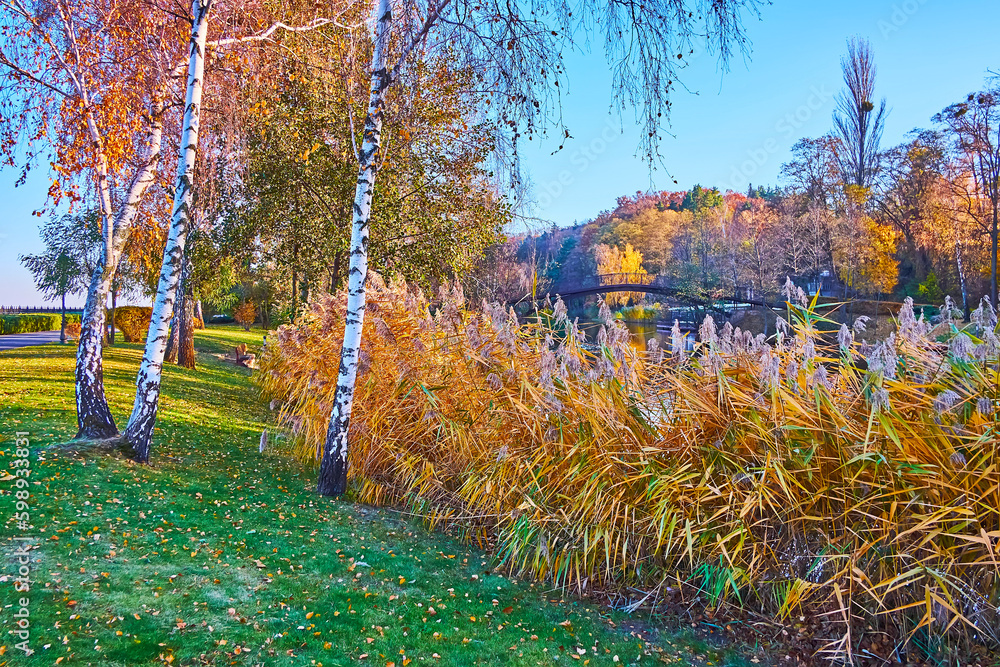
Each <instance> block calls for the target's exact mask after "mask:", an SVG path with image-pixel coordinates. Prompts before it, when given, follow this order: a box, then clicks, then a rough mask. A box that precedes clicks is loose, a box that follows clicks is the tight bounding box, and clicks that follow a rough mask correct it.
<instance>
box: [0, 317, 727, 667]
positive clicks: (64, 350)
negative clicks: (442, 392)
mask: <svg viewBox="0 0 1000 667" xmlns="http://www.w3.org/2000/svg"><path fill="white" fill-rule="evenodd" d="M260 340H261V337H260V332H253V333H249V334H248V333H244V332H242V331H237V330H235V329H232V328H213V329H211V330H208V331H203V332H199V334H198V339H197V347H198V350H199V352H200V353H201V354H199V363H200V365H199V368H198V370H197V371H188V370H186V369H180V368H177V367H175V366H168V367H167V369H166V371H165V380H164V396H163V400H162V403H161V412H160V420H159V423H158V428H157V430H156V442H155V445H154V456H153V462H152V465H151V466H136V465H133V464H132V463H130V462H128V461H126V460H124V459H122V458H121V457H119V456H109V455H105V454H91V455H89V456H86V457H74V456H70V455H68V454H67V453H65V452H60V451H58V450H52V449H44V448H45V447H47V446H49V445H52V444H53V443H58V442H62V441H65V440H67V439H68V438H70V437H72V435H73V433H74V429H73V425H74V424H75V416H74V412H73V407H74V402H73V384H72V372H73V350H72V349H70V348H68V347H61V346H58V345H49V346H44V347H35V348H27V349H21V350H13V351H10V352H4V353H0V425H2V427H3V428H2V432H0V438H2V441H0V465H2V467H4V468H6V467H7V465H8V462H9V461H10V458H11V457H12V456H13V438H14V432H15V431H27V432H29V433H30V434H31V435H30V437H31V441H32V462H31V465H32V471H33V473H34V475H33V477H32V479H33V486H32V487H31V490H32V498H31V504H32V508H31V509H32V523H33V528H32V529H31V530H30V531H29V534H32V535H34V536H36V537H37V538H39V539H38V541H37V542H36V543H37V544H40V546H39V547H38V548H37V549H36V550H35V551H33V554H34V555H35V557H36V559H37V560H36V561H35V562H34V563H33V579H34V581H35V583H34V584H33V585H32V590H31V592H30V594H29V596H30V600H31V604H30V611H31V625H32V638H31V642H30V644H31V646H32V647H33V648H34V649H35V650H36V651H37V652H36V653H35V655H34V656H32V657H30V658H28V659H27V660H25V659H24V658H23V654H22V653H21V652H20V651H17V650H16V649H14V647H13V643H14V641H12V636H11V635H10V634H9V633H8V631H9V630H10V629H11V628H12V627H13V622H14V619H13V617H12V614H13V608H12V607H11V606H10V605H12V604H13V603H14V602H15V600H16V599H17V598H18V597H20V595H21V594H16V593H14V591H13V586H12V583H13V582H12V576H13V572H14V569H15V565H14V562H13V561H12V560H11V559H10V558H9V557H5V559H4V568H3V571H2V572H0V604H2V608H0V646H3V645H6V652H5V653H4V654H2V655H0V665H3V664H5V661H10V662H9V664H16V665H52V664H54V663H56V661H57V659H58V658H63V659H62V660H61V661H60V662H59V663H58V664H62V665H73V664H81V665H82V664H89V665H107V666H111V665H142V664H160V663H163V662H173V664H175V665H176V664H229V663H232V664H243V665H347V664H372V665H378V667H382V666H383V665H389V664H392V663H395V665H396V666H397V667H401V666H403V665H407V664H412V665H414V666H416V665H419V664H440V665H472V664H480V665H536V664H554V665H558V664H588V663H589V664H592V665H598V664H615V662H614V656H618V657H619V662H618V663H617V664H632V663H636V662H639V663H643V664H651V663H653V662H658V661H659V660H662V661H664V662H687V661H695V662H701V659H704V658H705V657H706V656H704V655H697V656H696V655H694V654H695V653H698V652H699V651H698V649H700V650H701V651H702V652H704V650H705V647H704V645H697V644H695V645H694V646H695V647H696V648H692V646H691V645H689V644H685V643H684V642H682V641H677V640H676V638H673V639H672V640H671V641H667V639H666V638H665V636H663V635H661V636H660V640H659V643H660V646H661V647H663V648H660V647H652V646H650V645H649V644H646V643H645V642H644V641H642V640H641V639H639V638H637V637H636V636H634V635H635V634H638V633H630V632H624V631H622V629H621V627H618V628H617V629H616V628H615V627H614V625H620V624H621V623H622V622H623V619H622V618H620V617H617V616H616V615H614V614H609V613H608V612H607V611H606V610H603V609H600V608H598V607H596V606H595V605H593V604H592V603H588V602H587V601H582V600H574V599H559V598H561V596H560V595H559V594H558V593H552V592H546V591H543V590H542V588H541V587H539V586H536V585H532V584H529V583H525V582H517V581H514V580H511V579H510V578H506V577H504V576H501V575H499V574H497V573H491V572H490V571H489V562H490V559H489V557H488V556H487V555H485V554H484V553H483V552H481V551H478V550H476V549H473V548H470V547H469V546H468V545H466V544H463V543H461V542H458V541H456V540H454V539H452V538H450V537H448V536H444V535H440V534H434V533H428V532H427V531H425V530H423V529H422V528H421V527H420V526H419V525H417V524H409V523H405V522H403V521H401V520H399V519H398V518H397V517H396V516H395V515H394V514H392V513H390V512H385V511H377V510H373V509H371V508H366V507H362V506H359V505H355V504H352V503H348V502H344V501H331V500H328V499H323V498H320V497H318V496H316V495H315V493H313V476H314V473H313V472H312V471H310V470H308V469H305V468H302V467H301V466H299V465H298V464H295V463H290V462H288V461H287V460H285V459H284V458H282V457H281V456H280V455H278V454H277V453H270V454H269V453H265V454H263V455H261V454H259V453H258V443H259V439H260V433H261V430H262V429H263V428H265V424H266V423H267V415H266V409H265V408H264V407H262V406H260V405H259V402H258V400H257V399H256V396H255V395H254V391H253V387H252V385H251V384H250V383H249V381H248V376H249V372H248V371H246V370H245V369H242V368H237V367H235V366H232V365H230V364H227V363H224V362H222V361H220V360H218V359H217V358H215V357H214V356H213V354H212V353H218V352H224V351H226V350H229V349H231V347H232V346H233V345H234V344H236V343H238V342H241V341H242V342H247V343H248V344H250V346H251V347H254V346H259V343H260ZM140 354H141V350H140V349H139V348H138V346H135V345H118V346H116V347H114V348H111V349H109V350H107V351H106V354H105V382H106V384H107V390H108V397H109V400H110V402H111V405H112V409H113V411H114V413H115V414H116V415H118V416H119V418H122V417H123V416H124V415H126V414H127V412H128V409H129V408H130V407H131V395H132V382H133V381H134V372H135V371H134V369H135V367H136V365H137V364H138V360H139V357H140ZM38 448H43V451H39V449H38ZM0 489H2V492H3V496H2V497H0V508H2V511H3V513H4V517H5V521H4V530H3V534H2V537H3V540H2V542H0V544H2V549H3V550H4V552H5V554H9V553H10V550H11V549H12V542H11V540H10V537H11V536H13V535H15V534H18V531H16V529H15V527H14V525H13V523H12V521H9V520H7V518H8V517H9V516H10V514H11V513H12V511H13V502H14V500H13V498H12V497H11V495H10V491H11V483H10V482H9V481H8V482H3V483H0ZM358 561H362V562H364V563H366V564H367V566H366V565H361V564H359V563H358ZM432 607H433V613H432V611H431V608H432ZM567 621H568V622H569V625H566V624H565V622H567ZM626 624H627V619H626ZM501 626H502V627H501ZM644 634H645V633H644ZM46 645H48V647H47V648H43V647H44V646H46ZM664 649H665V650H664ZM580 651H583V652H584V653H580ZM364 656H367V657H364ZM640 656H641V660H640V659H639V658H640ZM707 659H708V660H710V661H711V660H716V659H718V656H716V655H709V656H708V657H707ZM708 664H711V662H709V663H708Z"/></svg>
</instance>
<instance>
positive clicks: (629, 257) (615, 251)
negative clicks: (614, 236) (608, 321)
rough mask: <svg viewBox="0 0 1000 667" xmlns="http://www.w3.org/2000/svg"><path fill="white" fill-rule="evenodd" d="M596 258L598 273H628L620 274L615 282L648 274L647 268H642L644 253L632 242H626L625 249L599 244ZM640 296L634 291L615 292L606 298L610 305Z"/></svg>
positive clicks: (616, 304)
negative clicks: (633, 245) (625, 275)
mask: <svg viewBox="0 0 1000 667" xmlns="http://www.w3.org/2000/svg"><path fill="white" fill-rule="evenodd" d="M594 258H595V259H596V260H597V273H598V275H610V274H627V275H628V277H624V276H620V277H619V278H618V279H616V280H615V282H621V281H622V280H633V281H635V280H642V278H641V277H640V276H644V275H646V270H645V269H644V268H642V253H641V252H639V251H638V250H636V249H635V248H633V247H632V244H631V243H626V244H625V249H624V250H621V249H619V248H617V247H613V246H607V245H604V244H598V245H596V246H594ZM638 296H640V295H639V294H638V293H634V292H614V293H611V294H608V295H606V296H605V299H604V300H605V301H606V302H607V304H608V305H609V306H621V305H625V304H627V303H628V302H629V300H630V299H633V298H637V297H638Z"/></svg>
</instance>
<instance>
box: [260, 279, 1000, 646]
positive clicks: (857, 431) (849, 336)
mask: <svg viewBox="0 0 1000 667" xmlns="http://www.w3.org/2000/svg"><path fill="white" fill-rule="evenodd" d="M798 293H799V295H800V297H799V299H797V300H796V299H795V297H794V293H793V297H792V298H793V301H794V302H793V303H790V304H789V308H788V314H789V315H790V317H789V318H788V319H789V320H790V321H788V322H785V321H784V320H781V321H779V332H778V334H777V335H776V336H774V337H771V338H770V339H768V340H765V339H764V337H763V336H756V337H755V336H753V335H750V334H749V333H745V332H741V331H740V330H739V329H736V330H733V329H732V328H731V327H729V326H728V325H725V326H723V327H721V328H719V329H717V328H716V325H715V324H714V322H713V321H712V320H711V319H710V318H709V319H706V321H705V323H704V324H703V325H702V327H701V331H700V335H699V342H698V344H697V346H696V348H695V351H694V353H690V352H685V346H684V344H683V340H681V334H680V332H679V330H676V329H675V331H674V335H673V340H672V344H671V345H670V346H668V347H667V349H660V348H658V347H657V346H656V345H655V344H651V345H650V346H649V349H647V350H646V351H644V352H637V351H636V350H635V349H634V348H633V346H632V345H631V344H630V341H629V333H628V331H627V330H626V329H625V327H624V326H623V325H622V324H621V323H619V322H615V321H614V320H612V319H611V317H610V316H607V317H606V324H605V326H604V327H603V328H602V329H601V332H600V334H599V336H598V339H597V340H596V341H595V342H594V345H585V343H584V340H583V337H582V336H581V334H580V332H579V331H578V329H577V327H576V325H575V323H574V322H571V321H570V320H568V319H567V317H566V314H565V308H564V306H563V304H562V303H561V302H558V301H557V302H556V303H555V304H554V306H553V308H552V311H551V314H550V315H549V316H545V317H541V318H539V319H537V320H535V321H533V322H531V323H527V324H525V323H520V322H519V321H518V319H517V317H515V315H514V313H513V312H512V311H510V310H509V309H505V308H503V307H500V306H496V305H490V304H482V306H481V307H480V308H470V307H467V306H466V304H465V303H464V300H463V297H462V294H461V293H460V292H459V291H458V290H457V289H455V290H445V291H443V292H442V293H441V295H440V297H439V299H437V300H435V303H434V307H433V308H430V307H429V304H428V301H427V300H426V298H425V297H424V296H423V295H422V294H420V293H419V292H417V291H414V290H411V289H409V288H408V287H407V286H406V285H404V284H402V283H393V284H390V285H385V284H384V283H382V282H381V281H380V280H378V279H377V278H373V280H372V285H371V287H370V289H369V304H370V305H369V310H368V318H367V320H366V324H365V345H364V353H363V355H362V359H361V373H360V375H359V379H358V393H357V397H356V402H355V404H354V412H353V415H352V425H351V451H350V462H351V470H352V475H353V488H354V490H355V493H356V494H357V498H358V499H359V500H361V501H364V502H369V503H374V504H385V505H397V506H407V507H409V508H412V509H415V510H417V511H418V512H420V513H421V514H422V515H423V516H425V517H427V518H428V520H429V521H431V522H432V523H447V524H449V525H452V526H459V527H463V528H464V529H466V530H468V531H469V533H468V534H469V535H470V536H477V535H478V536H484V537H488V538H489V539H490V540H491V541H492V544H493V545H494V548H495V549H496V551H497V554H498V557H499V558H500V559H501V560H502V562H503V563H504V564H505V565H506V566H508V567H510V568H511V569H512V570H513V571H515V572H518V573H520V574H523V575H530V576H532V577H535V578H537V579H540V580H548V581H551V582H553V583H554V584H555V585H557V586H562V587H566V588H569V589H574V590H578V591H588V590H601V591H610V590H619V591H646V592H652V596H651V597H650V600H653V599H655V598H656V594H657V592H658V591H661V590H663V589H664V587H665V586H673V585H676V584H677V583H678V582H684V583H685V585H691V586H695V587H698V588H699V589H700V590H701V591H702V595H703V598H704V599H705V600H706V602H707V603H708V604H710V605H721V604H727V603H728V604H737V605H743V606H745V607H748V608H752V609H754V610H761V609H763V610H764V612H765V613H768V614H771V615H773V617H775V618H777V619H779V620H780V619H784V618H787V617H789V616H790V615H796V616H798V615H799V614H816V615H823V617H824V618H825V619H827V622H826V623H825V626H826V627H827V628H828V630H829V636H828V639H829V644H828V646H827V650H828V651H829V653H830V655H831V656H832V657H837V658H850V657H851V656H852V652H853V651H854V650H855V647H856V646H857V642H858V640H859V636H858V631H859V629H861V630H863V631H865V632H868V633H870V632H872V631H875V632H886V633H888V634H889V635H890V636H891V637H892V638H893V641H894V642H898V645H897V646H904V647H905V646H907V645H908V644H907V643H908V642H909V645H910V646H912V642H913V641H914V640H919V641H920V643H921V645H923V646H933V645H942V646H950V647H952V648H953V649H955V650H958V649H960V648H961V647H962V646H965V647H968V646H969V645H970V644H995V643H996V641H997V634H998V632H1000V630H998V615H997V595H998V592H1000V591H998V584H1000V561H998V560H997V557H996V551H997V549H998V548H1000V547H998V539H1000V516H998V513H1000V509H998V508H1000V468H998V464H1000V460H998V454H997V444H998V443H997V430H996V429H997V419H998V414H997V398H998V395H997V386H998V339H997V335H996V329H997V322H996V317H995V315H994V313H993V310H992V308H991V307H990V306H989V304H988V303H984V304H983V305H982V306H981V307H980V308H979V310H977V311H976V313H975V316H974V318H973V323H972V324H971V325H969V326H967V327H965V329H964V330H962V329H961V328H960V327H961V326H962V323H961V322H958V321H952V320H950V319H948V318H949V316H950V315H951V311H950V309H947V308H946V309H944V310H943V311H942V312H943V314H944V318H945V319H944V321H943V322H941V323H939V324H936V325H935V327H934V328H933V329H932V327H931V325H930V324H928V323H927V322H925V321H924V320H923V319H922V318H920V319H917V318H915V317H914V314H913V309H912V304H911V303H909V302H907V303H906V304H904V305H903V309H902V311H901V312H900V313H899V314H898V318H897V326H896V330H895V332H894V333H893V334H891V335H889V336H888V338H886V339H885V340H884V341H882V342H879V343H878V344H875V345H868V344H865V343H861V342H859V341H857V340H856V338H857V333H858V330H859V329H860V328H862V327H863V326H864V325H863V321H861V322H857V323H855V326H854V327H853V328H851V327H848V326H841V327H840V333H839V335H837V336H836V339H834V337H833V336H832V335H830V334H824V333H820V329H821V328H822V329H829V326H830V322H828V321H823V320H822V318H821V317H820V316H819V315H817V314H816V311H815V307H814V306H815V304H814V303H807V302H806V301H805V299H804V298H802V297H801V291H799V292H798ZM344 305H345V298H344V296H343V295H337V296H325V297H322V298H320V299H319V300H318V301H317V302H316V303H314V304H313V305H312V309H311V311H310V312H309V313H308V314H306V315H305V316H304V317H302V318H301V320H300V322H299V323H297V324H296V325H291V326H285V327H282V328H281V329H279V331H278V333H277V335H276V337H275V340H274V341H273V342H272V344H271V345H270V346H269V348H268V350H267V352H266V354H265V355H264V357H263V359H262V362H261V370H260V373H259V375H258V382H259V384H260V386H261V388H262V390H263V393H264V394H265V396H266V397H267V398H268V399H277V403H278V404H280V406H281V408H280V420H281V422H282V423H283V424H285V425H287V426H288V427H289V428H290V429H291V430H292V431H293V432H294V433H295V434H296V435H297V436H298V437H297V438H296V440H295V442H297V443H298V444H297V446H296V447H297V449H296V451H297V454H298V455H299V456H301V457H302V458H304V459H315V458H316V457H317V456H318V453H319V450H320V448H321V446H322V442H323V438H324V436H325V432H326V427H327V420H328V417H329V413H330V404H331V398H332V396H333V392H334V387H335V381H336V375H337V366H338V363H339V339H340V336H341V334H342V330H343V313H344ZM605 314H607V313H606V309H605ZM932 640H933V641H932ZM891 643H892V642H890V644H891Z"/></svg>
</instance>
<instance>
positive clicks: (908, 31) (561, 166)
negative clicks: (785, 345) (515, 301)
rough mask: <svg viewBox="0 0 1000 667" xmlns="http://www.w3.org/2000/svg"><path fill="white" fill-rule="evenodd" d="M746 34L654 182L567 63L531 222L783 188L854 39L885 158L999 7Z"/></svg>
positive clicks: (0, 276) (20, 284)
mask: <svg viewBox="0 0 1000 667" xmlns="http://www.w3.org/2000/svg"><path fill="white" fill-rule="evenodd" d="M747 31H748V33H749V36H750V38H751V40H752V42H753V50H752V53H751V55H750V57H749V58H748V59H747V60H746V61H743V60H742V59H737V60H736V61H734V62H732V63H731V69H730V71H729V72H728V73H725V74H724V73H722V72H721V71H720V70H719V69H718V68H717V63H716V61H715V60H714V59H713V58H712V57H710V56H708V55H707V54H701V55H699V56H698V57H695V58H694V60H693V62H692V65H691V66H690V67H689V68H688V70H687V71H686V73H685V75H684V77H683V82H684V84H685V85H686V86H687V89H688V90H687V91H685V90H684V89H681V90H679V91H678V92H677V93H676V94H675V96H674V98H673V101H674V105H673V118H672V124H671V131H672V133H673V135H674V136H673V138H667V139H666V140H665V141H664V143H663V147H662V148H663V154H664V155H663V162H664V164H665V165H666V167H667V169H668V170H669V174H668V173H667V172H666V171H664V169H663V168H659V169H657V170H656V171H654V172H652V173H650V171H649V170H648V168H647V166H646V165H645V164H644V163H643V161H642V160H641V159H639V158H638V157H636V149H637V146H638V141H639V134H638V132H639V131H638V129H637V128H636V126H635V122H634V120H635V119H634V117H633V116H632V115H631V114H626V115H625V116H624V117H623V118H622V119H621V122H619V119H618V117H617V115H610V114H609V113H608V109H609V104H610V100H611V90H610V75H609V73H608V70H607V67H605V65H604V61H603V55H602V53H601V52H595V53H593V54H573V55H572V56H570V58H569V60H568V76H569V87H568V91H567V94H566V95H565V97H564V108H563V111H564V116H565V119H566V122H567V124H568V126H569V130H570V132H571V134H572V135H573V139H571V140H570V141H568V142H567V143H566V147H565V148H564V149H563V150H562V151H561V152H559V153H556V154H555V155H551V153H552V151H553V150H554V149H555V148H556V146H557V145H558V142H557V141H554V140H552V141H544V140H543V141H542V142H541V143H540V144H539V143H538V142H537V141H535V142H531V143H529V144H527V145H526V146H525V147H524V149H523V154H522V158H523V163H524V165H525V167H526V169H527V171H528V173H529V176H530V178H531V180H532V181H533V183H534V194H535V197H536V198H537V200H538V202H539V204H538V206H537V208H536V211H535V213H536V215H537V216H538V217H540V218H544V219H546V220H551V221H553V222H555V223H556V224H559V225H568V224H572V223H573V222H575V221H582V220H586V219H589V218H592V217H594V216H595V215H596V214H597V213H599V212H600V211H602V210H606V209H608V208H611V207H613V206H614V202H615V199H616V198H617V197H619V196H621V195H625V194H634V193H635V192H636V191H640V190H642V191H645V190H648V189H656V190H662V189H686V188H690V187H691V186H693V185H694V184H696V183H700V184H702V185H706V186H716V187H719V188H720V189H727V188H732V189H735V190H745V189H746V187H747V185H748V184H749V183H754V184H771V185H773V184H776V183H777V182H778V174H779V171H780V168H781V164H782V163H783V162H785V161H786V160H787V159H788V155H789V148H790V147H791V146H792V144H793V143H795V141H796V140H798V139H799V138H801V137H804V136H818V135H821V134H823V133H825V132H827V131H829V129H830V127H831V114H832V112H833V106H834V96H835V95H836V94H837V92H839V91H840V89H841V87H842V82H841V72H840V58H841V56H842V55H843V53H844V52H845V50H846V40H847V38H848V37H850V36H852V35H857V36H860V37H867V38H868V39H869V40H870V41H871V44H872V48H873V51H874V53H875V58H876V63H877V65H878V83H877V89H878V93H879V94H880V95H882V96H884V97H885V98H886V100H887V102H888V106H889V109H890V112H889V116H888V120H887V123H886V131H885V136H884V139H883V145H886V146H888V145H891V144H895V143H899V142H900V141H902V140H903V139H904V138H905V135H906V134H907V133H908V132H909V131H910V130H912V129H913V128H916V127H928V126H930V125H931V122H930V117H931V116H932V115H933V114H934V113H936V112H938V111H940V110H941V109H943V108H944V107H945V106H947V105H948V104H950V103H952V102H956V101H958V100H960V99H962V98H963V97H964V96H965V94H967V93H969V92H971V91H973V90H978V89H980V88H981V87H982V86H983V85H984V83H985V79H986V76H987V75H988V71H987V70H993V71H998V70H1000V41H998V39H997V37H996V34H995V33H996V0H836V1H834V0H774V2H773V4H771V5H770V6H765V7H763V8H762V10H761V18H760V20H759V21H758V20H757V19H756V18H754V17H750V18H748V19H747ZM595 51H596V50H595ZM35 174H36V176H35V177H34V178H32V179H30V180H29V181H28V183H27V184H25V185H24V186H22V187H21V188H17V189H15V188H14V180H15V178H16V173H14V172H13V171H7V172H0V305H7V304H15V305H36V304H40V303H41V300H40V298H39V297H38V295H37V294H36V293H35V290H34V288H33V285H32V281H31V276H30V275H29V274H28V273H27V272H26V271H25V270H24V269H23V267H21V265H20V263H19V262H18V255H20V254H23V253H27V252H37V251H38V250H39V249H40V243H39V241H38V234H37V228H38V223H39V218H37V217H32V216H31V211H32V210H34V209H36V208H39V207H40V206H41V205H42V203H43V202H44V198H45V192H46V189H47V188H48V180H47V178H46V177H45V174H44V173H43V172H41V171H36V172H35ZM673 179H676V181H677V182H676V183H674V182H673ZM345 224H346V221H345ZM82 301H83V297H82V296H80V297H77V298H76V299H75V300H74V299H71V302H79V303H81V304H82Z"/></svg>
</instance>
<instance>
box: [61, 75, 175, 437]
mask: <svg viewBox="0 0 1000 667" xmlns="http://www.w3.org/2000/svg"><path fill="white" fill-rule="evenodd" d="M160 92H161V93H165V91H160ZM162 100H163V97H162V96H158V97H157V98H156V99H154V101H153V104H152V106H151V109H150V113H151V118H150V127H149V135H148V137H147V149H146V159H145V162H144V163H143V164H142V166H141V167H140V168H139V170H138V171H137V172H136V174H135V176H134V177H133V178H132V182H131V184H130V185H129V189H128V194H127V196H126V198H125V201H124V202H122V205H121V207H120V208H119V209H118V212H117V214H116V215H114V216H113V217H112V213H111V208H110V206H111V202H110V193H106V194H107V197H105V193H102V194H100V201H101V206H102V208H106V210H103V211H102V217H103V224H104V229H103V236H104V253H102V255H101V257H100V259H99V260H98V262H97V266H96V267H94V272H93V274H92V276H91V280H90V287H89V289H88V290H87V301H86V304H85V305H84V309H83V314H82V315H81V317H80V341H79V345H78V347H77V351H76V416H77V427H78V431H77V434H76V437H77V438H78V439H86V440H96V439H104V438H111V437H114V436H116V435H118V428H117V427H116V426H115V421H114V418H113V417H112V415H111V409H110V408H109V407H108V402H107V399H106V398H105V396H104V365H103V362H102V359H101V352H102V348H103V345H104V324H105V316H106V314H105V307H106V305H107V300H108V293H109V292H110V291H111V282H112V280H113V279H114V276H115V271H116V270H117V267H118V261H119V260H120V259H121V255H122V252H123V250H124V248H125V242H126V241H128V237H129V234H130V233H131V231H132V224H133V223H134V222H135V218H136V215H137V214H138V212H139V204H140V203H141V201H142V198H143V196H144V195H145V194H146V191H147V190H148V189H149V186H151V185H152V184H153V180H154V179H155V177H156V172H157V171H158V170H159V166H160V150H161V146H162V141H163V103H162ZM92 132H93V133H95V134H92V138H94V141H95V143H97V144H98V147H100V144H99V141H100V135H99V134H96V126H95V127H93V128H92ZM98 182H99V184H101V183H103V184H105V185H106V184H107V178H106V177H105V178H99V179H98Z"/></svg>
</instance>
